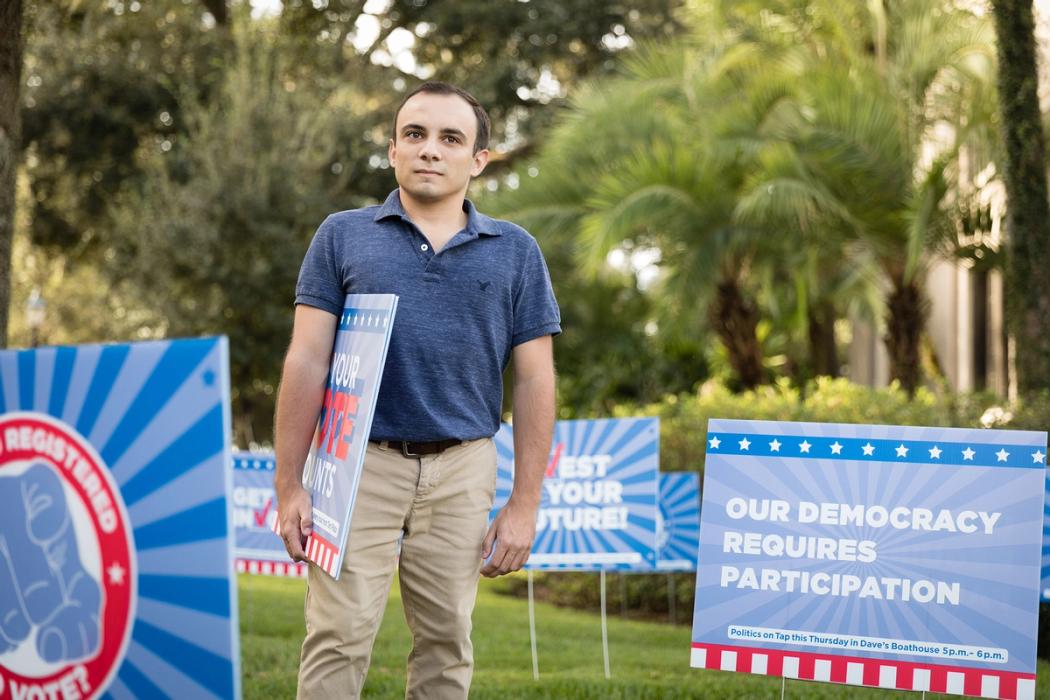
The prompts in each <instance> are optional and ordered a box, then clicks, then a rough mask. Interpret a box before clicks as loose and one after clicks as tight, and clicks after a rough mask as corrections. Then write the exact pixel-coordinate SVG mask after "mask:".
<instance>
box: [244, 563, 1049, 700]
mask: <svg viewBox="0 0 1050 700" xmlns="http://www.w3.org/2000/svg"><path fill="white" fill-rule="evenodd" d="M500 586H501V583H500V581H498V580H497V581H489V580H482V583H481V590H480V593H479V596H478V604H477V607H476V608H475V611H474V635H473V638H474V659H475V670H474V684H473V686H472V689H471V697H472V698H499V699H500V700H503V699H506V698H595V699H598V698H601V699H603V700H605V699H613V698H644V699H646V700H649V699H654V700H655V699H657V698H661V699H663V698H666V699H667V700H671V699H672V698H673V699H678V698H707V699H711V700H718V699H721V698H772V699H775V698H779V697H780V689H781V680H780V679H779V678H767V677H763V676H753V675H750V674H743V673H740V674H736V673H723V672H720V671H701V670H699V669H693V668H690V667H689V642H690V630H689V628H688V627H687V626H685V625H678V626H671V625H667V624H660V623H654V622H635V621H631V620H624V619H621V618H620V617H619V615H618V614H614V613H618V611H610V617H609V656H610V662H611V666H612V678H611V679H609V680H606V678H605V673H604V668H603V662H602V633H601V620H600V618H599V617H598V616H597V615H594V614H590V613H582V612H576V611H572V610H565V609H563V608H556V607H553V606H550V605H544V604H538V605H537V608H536V637H537V647H538V652H539V666H540V679H539V681H535V680H533V678H532V659H531V654H530V651H529V617H528V603H527V602H526V601H525V600H521V599H517V598H511V597H509V596H504V595H499V593H498V592H497V591H498V590H499V588H500ZM304 589H305V583H304V582H303V581H300V580H294V579H281V578H271V577H265V576H248V575H242V576H240V578H239V581H238V590H239V594H240V614H241V666H242V671H243V673H244V697H245V698H246V700H255V699H256V698H258V699H260V700H261V699H262V698H266V699H267V700H270V699H274V698H292V697H294V696H295V675H296V670H297V668H298V663H299V645H300V643H301V642H302V637H303V630H304V628H303V591H304ZM409 648H410V637H409V632H408V628H407V626H406V625H405V619H404V616H403V615H402V613H401V599H400V596H399V595H398V590H397V586H396V584H395V586H394V590H393V591H391V594H390V602H389V604H388V605H387V610H386V614H385V615H384V617H383V626H382V628H381V629H380V630H379V637H378V638H377V639H376V645H375V650H374V652H373V654H372V667H371V670H370V671H369V673H368V683H367V685H366V687H365V693H364V694H365V697H369V698H400V697H404V692H405V681H404V673H405V672H404V664H405V657H406V656H407V655H408V651H409ZM1038 672H1039V676H1040V678H1048V677H1050V664H1047V663H1046V662H1044V661H1040V662H1039V670H1038ZM785 697H788V698H860V699H861V700H878V699H881V698H910V699H915V700H917V699H918V698H920V697H921V695H920V694H919V693H911V692H905V691H884V690H873V689H868V688H856V687H852V686H841V685H831V684H823V683H809V682H805V681H788V683H787V686H786V694H785ZM927 697H928V698H931V699H932V698H949V697H957V696H944V695H936V694H933V693H928V694H927ZM1037 697H1038V698H1046V699H1047V700H1050V686H1048V685H1047V684H1045V683H1038V684H1037Z"/></svg>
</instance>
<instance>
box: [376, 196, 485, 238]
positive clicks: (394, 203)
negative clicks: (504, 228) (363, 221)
mask: <svg viewBox="0 0 1050 700" xmlns="http://www.w3.org/2000/svg"><path fill="white" fill-rule="evenodd" d="M463 211H465V212H466V213H467V225H466V227H465V228H464V230H465V231H466V232H467V233H468V234H470V235H471V237H474V238H476V237H477V236H499V235H501V234H502V232H501V231H500V229H499V226H498V225H497V224H496V221H495V220H494V219H492V218H491V217H488V216H485V215H484V214H482V213H480V212H479V211H478V210H477V208H476V207H475V206H474V203H473V202H471V201H470V200H469V199H464V200H463ZM390 218H398V219H401V220H402V221H411V219H409V217H408V213H407V212H405V208H404V207H403V206H402V205H401V190H400V189H396V190H394V191H393V192H391V193H390V194H388V195H387V198H386V201H385V202H383V205H382V206H381V207H379V211H377V212H376V215H375V218H374V219H373V220H374V221H383V220H385V219H390Z"/></svg>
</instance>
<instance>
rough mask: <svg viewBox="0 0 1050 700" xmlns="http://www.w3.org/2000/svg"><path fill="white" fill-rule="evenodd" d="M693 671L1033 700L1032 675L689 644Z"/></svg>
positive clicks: (1033, 678)
mask: <svg viewBox="0 0 1050 700" xmlns="http://www.w3.org/2000/svg"><path fill="white" fill-rule="evenodd" d="M689 665H690V666H692V667H694V668H708V669H715V670H721V671H737V672H740V673H757V674H761V675H767V676H784V677H785V678H798V679H800V680H812V681H827V682H831V683H847V684H849V685H859V686H868V687H871V688H896V689H898V690H927V691H931V692H934V693H949V694H952V695H970V696H974V697H981V698H1002V699H1003V700H1033V699H1034V698H1035V674H1033V673H1016V672H1009V671H995V670H991V669H983V668H960V667H956V666H942V665H939V664H917V663H908V662H904V661H888V660H886V659H866V658H862V657H853V656H837V655H835V656H833V655H830V654H812V653H806V652H798V651H784V650H779V649H756V648H751V647H741V646H726V645H721V644H700V643H694V644H693V648H692V653H691V655H690V659H689Z"/></svg>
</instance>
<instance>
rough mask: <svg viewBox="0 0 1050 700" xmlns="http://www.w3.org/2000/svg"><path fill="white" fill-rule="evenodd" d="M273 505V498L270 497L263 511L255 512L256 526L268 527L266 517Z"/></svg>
mask: <svg viewBox="0 0 1050 700" xmlns="http://www.w3.org/2000/svg"><path fill="white" fill-rule="evenodd" d="M272 505H273V496H270V498H269V500H267V501H266V505H265V506H263V508H262V510H257V511H255V526H256V527H265V526H266V515H267V514H268V513H269V512H270V506H272Z"/></svg>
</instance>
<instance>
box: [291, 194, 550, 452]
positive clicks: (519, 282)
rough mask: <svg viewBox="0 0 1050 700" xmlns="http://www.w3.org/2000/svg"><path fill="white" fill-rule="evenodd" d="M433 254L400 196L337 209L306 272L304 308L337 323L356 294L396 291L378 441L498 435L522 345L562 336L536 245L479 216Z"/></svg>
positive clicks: (301, 293) (302, 275) (317, 238)
mask: <svg viewBox="0 0 1050 700" xmlns="http://www.w3.org/2000/svg"><path fill="white" fill-rule="evenodd" d="M463 210H464V211H465V212H466V214H467V225H466V227H465V228H464V229H463V230H461V231H459V232H458V233H457V234H456V235H455V236H453V237H452V239H451V240H450V241H449V242H448V243H447V244H445V247H444V248H442V249H441V250H440V251H438V252H435V251H434V250H433V249H432V247H431V246H430V243H429V242H428V241H427V239H426V237H425V236H424V235H423V233H422V232H421V231H420V230H419V229H418V228H417V227H416V225H415V224H413V223H412V221H411V219H409V217H408V215H407V214H406V213H405V210H404V207H402V206H401V198H400V194H399V190H394V191H393V192H392V193H390V196H389V197H387V198H386V202H385V203H384V204H383V205H382V206H373V207H365V208H363V209H354V210H350V211H343V212H339V213H337V214H332V215H331V216H329V217H328V218H327V219H325V220H324V222H323V223H322V224H321V226H320V227H319V228H318V229H317V233H316V234H315V235H314V239H313V242H312V243H311V244H310V248H309V250H308V251H307V253H306V258H305V259H304V260H303V265H302V268H301V269H300V271H299V282H298V284H297V285H296V288H295V303H296V304H307V305H309V306H313V307H317V308H319V309H323V310H324V311H327V312H329V313H331V314H334V315H336V316H338V315H339V314H340V313H341V312H342V309H343V301H344V298H345V296H346V295H347V294H350V293H357V294H397V295H398V296H399V297H400V298H399V300H398V305H397V314H396V316H395V318H394V330H393V334H392V335H391V340H390V349H389V351H388V353H387V360H386V367H385V369H384V370H383V382H382V384H381V385H380V387H379V398H378V400H377V403H376V414H375V418H374V420H373V422H372V433H371V439H373V440H409V441H413V442H424V441H431V440H444V439H446V438H457V439H460V440H473V439H477V438H482V437H491V436H492V435H495V434H496V431H497V430H499V423H500V407H501V404H502V401H503V370H504V369H505V368H506V366H507V362H508V361H509V360H510V355H511V349H512V348H513V347H514V346H515V345H519V344H521V343H524V342H527V341H529V340H533V339H535V338H538V337H540V336H544V335H555V334H558V333H560V332H561V316H560V313H559V311H558V304H557V302H556V301H555V299H554V292H553V290H552V289H551V282H550V274H549V273H548V272H547V265H546V263H545V262H544V260H543V254H542V253H541V252H540V249H539V246H538V245H537V244H536V239H535V238H533V237H532V236H531V235H529V233H528V232H527V231H525V229H523V228H521V227H520V226H516V225H514V224H512V223H509V222H507V221H500V220H497V219H492V218H490V217H487V216H485V215H483V214H479V213H478V211H477V210H476V209H475V208H474V205H473V204H472V203H471V202H470V201H466V202H465V203H464V205H463Z"/></svg>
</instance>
